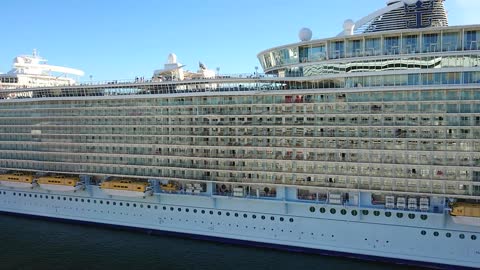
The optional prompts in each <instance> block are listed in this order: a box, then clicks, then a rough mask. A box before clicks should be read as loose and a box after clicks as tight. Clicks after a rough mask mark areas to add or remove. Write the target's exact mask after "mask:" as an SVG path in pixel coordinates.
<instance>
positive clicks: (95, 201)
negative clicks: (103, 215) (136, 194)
mask: <svg viewBox="0 0 480 270" xmlns="http://www.w3.org/2000/svg"><path fill="white" fill-rule="evenodd" d="M93 203H97V200H93ZM127 206H128V203H127Z"/></svg>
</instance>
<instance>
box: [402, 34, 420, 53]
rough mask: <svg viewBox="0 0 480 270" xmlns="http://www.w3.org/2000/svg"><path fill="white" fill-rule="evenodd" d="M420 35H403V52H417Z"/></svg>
mask: <svg viewBox="0 0 480 270" xmlns="http://www.w3.org/2000/svg"><path fill="white" fill-rule="evenodd" d="M418 39H419V37H418V35H406V36H404V37H403V44H402V46H403V53H417V52H419V48H418V44H419V42H418Z"/></svg>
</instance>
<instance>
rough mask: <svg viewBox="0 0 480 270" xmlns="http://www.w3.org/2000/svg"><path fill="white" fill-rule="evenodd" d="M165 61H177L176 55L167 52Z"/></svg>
mask: <svg viewBox="0 0 480 270" xmlns="http://www.w3.org/2000/svg"><path fill="white" fill-rule="evenodd" d="M167 62H168V63H169V64H175V63H177V56H176V55H175V54H174V53H171V54H169V55H168V60H167Z"/></svg>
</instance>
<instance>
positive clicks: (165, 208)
mask: <svg viewBox="0 0 480 270" xmlns="http://www.w3.org/2000/svg"><path fill="white" fill-rule="evenodd" d="M120 205H122V203H120ZM162 209H163V210H167V207H165V206H164V207H162Z"/></svg>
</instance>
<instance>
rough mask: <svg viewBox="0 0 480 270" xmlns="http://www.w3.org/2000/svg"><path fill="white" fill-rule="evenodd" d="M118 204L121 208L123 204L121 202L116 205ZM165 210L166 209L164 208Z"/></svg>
mask: <svg viewBox="0 0 480 270" xmlns="http://www.w3.org/2000/svg"><path fill="white" fill-rule="evenodd" d="M118 204H119V205H120V206H123V203H122V202H120V203H118ZM165 209H166V208H165ZM165 209H163V210H165Z"/></svg>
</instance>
